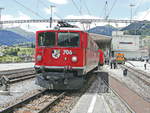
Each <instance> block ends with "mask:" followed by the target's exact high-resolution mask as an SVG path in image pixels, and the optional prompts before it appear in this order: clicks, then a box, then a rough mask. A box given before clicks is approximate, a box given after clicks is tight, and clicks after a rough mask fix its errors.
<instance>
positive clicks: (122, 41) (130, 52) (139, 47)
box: [111, 31, 149, 59]
mask: <svg viewBox="0 0 150 113" xmlns="http://www.w3.org/2000/svg"><path fill="white" fill-rule="evenodd" d="M146 42H147V41H146ZM144 47H145V44H144V39H142V38H141V36H140V35H124V32H123V31H114V32H112V44H111V48H112V50H111V51H112V55H114V56H115V54H116V53H123V54H124V56H125V58H127V59H133V58H140V57H142V56H148V54H149V53H148V49H145V48H144Z"/></svg>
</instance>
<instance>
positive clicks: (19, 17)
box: [1, 11, 31, 21]
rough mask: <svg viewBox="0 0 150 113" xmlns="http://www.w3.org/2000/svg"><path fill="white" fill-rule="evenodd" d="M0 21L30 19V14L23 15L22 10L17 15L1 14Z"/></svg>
mask: <svg viewBox="0 0 150 113" xmlns="http://www.w3.org/2000/svg"><path fill="white" fill-rule="evenodd" d="M1 19H2V21H4V20H5V21H6V20H29V19H31V17H30V16H28V15H25V14H24V13H22V12H20V11H19V12H18V16H13V15H8V14H7V15H2V18H1Z"/></svg>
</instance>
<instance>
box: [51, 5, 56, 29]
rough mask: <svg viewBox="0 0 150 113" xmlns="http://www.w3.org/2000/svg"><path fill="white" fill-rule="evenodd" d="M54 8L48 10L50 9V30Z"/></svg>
mask: <svg viewBox="0 0 150 113" xmlns="http://www.w3.org/2000/svg"><path fill="white" fill-rule="evenodd" d="M54 7H56V6H53V5H51V6H50V9H51V17H50V28H51V27H52V16H53V8H54Z"/></svg>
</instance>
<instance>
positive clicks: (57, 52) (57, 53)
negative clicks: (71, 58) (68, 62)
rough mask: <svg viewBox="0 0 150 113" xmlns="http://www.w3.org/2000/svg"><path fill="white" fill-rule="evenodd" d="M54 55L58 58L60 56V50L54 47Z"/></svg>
mask: <svg viewBox="0 0 150 113" xmlns="http://www.w3.org/2000/svg"><path fill="white" fill-rule="evenodd" d="M52 57H53V58H54V59H58V58H59V57H60V50H56V49H54V50H53V51H52Z"/></svg>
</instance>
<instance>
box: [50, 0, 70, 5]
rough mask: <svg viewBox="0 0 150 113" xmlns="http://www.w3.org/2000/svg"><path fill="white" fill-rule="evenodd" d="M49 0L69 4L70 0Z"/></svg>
mask: <svg viewBox="0 0 150 113" xmlns="http://www.w3.org/2000/svg"><path fill="white" fill-rule="evenodd" d="M48 1H49V2H52V3H55V4H67V3H68V0H48Z"/></svg>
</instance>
